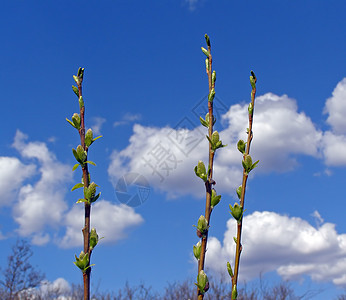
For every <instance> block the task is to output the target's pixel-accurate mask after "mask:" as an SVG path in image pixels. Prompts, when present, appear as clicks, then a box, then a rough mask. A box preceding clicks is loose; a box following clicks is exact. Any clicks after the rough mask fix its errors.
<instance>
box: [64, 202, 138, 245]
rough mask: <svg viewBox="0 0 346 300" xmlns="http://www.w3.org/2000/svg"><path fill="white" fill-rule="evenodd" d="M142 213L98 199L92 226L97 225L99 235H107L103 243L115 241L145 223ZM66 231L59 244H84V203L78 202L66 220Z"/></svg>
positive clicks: (94, 208) (93, 212)
mask: <svg viewBox="0 0 346 300" xmlns="http://www.w3.org/2000/svg"><path fill="white" fill-rule="evenodd" d="M143 221H144V220H143V218H142V217H141V215H139V214H137V213H136V212H135V211H134V209H133V208H131V207H129V206H126V205H123V204H120V205H115V204H112V203H111V202H109V201H106V200H98V201H97V202H95V204H94V205H93V206H92V218H91V227H95V228H96V230H97V233H98V235H99V237H105V239H104V240H102V243H115V242H117V241H119V240H121V239H124V238H126V236H127V230H128V229H129V228H131V227H135V226H138V225H140V224H141V223H143ZM64 224H65V226H66V233H65V235H64V237H63V238H62V240H61V241H60V242H59V246H60V247H63V248H70V247H76V246H81V245H82V244H83V240H82V233H81V228H82V227H83V226H84V205H81V204H76V205H75V206H74V207H73V208H72V209H71V210H70V211H69V212H68V213H67V214H66V217H65V220H64Z"/></svg>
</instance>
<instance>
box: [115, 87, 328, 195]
mask: <svg viewBox="0 0 346 300" xmlns="http://www.w3.org/2000/svg"><path fill="white" fill-rule="evenodd" d="M247 116H248V113H247V104H244V105H240V104H236V105H233V106H231V107H230V109H229V110H228V112H227V113H226V114H224V115H223V117H222V122H223V124H224V125H225V127H226V128H225V129H224V130H222V131H221V132H220V136H221V139H222V141H223V142H224V143H226V144H228V146H227V147H226V148H223V149H222V150H219V151H217V152H216V160H215V163H216V164H215V173H214V174H215V179H216V181H217V185H216V187H217V189H218V191H219V190H220V192H229V191H230V190H233V189H234V188H236V187H237V186H238V185H239V183H240V178H241V173H242V166H241V159H242V158H241V154H240V153H239V151H238V150H237V148H236V144H237V142H238V140H239V139H244V140H245V139H246V133H245V130H246V127H247V125H248V117H247ZM253 130H254V139H253V144H252V150H251V152H252V157H253V158H254V159H256V160H257V159H259V160H260V165H261V168H259V169H258V170H259V172H269V171H277V172H283V171H288V170H292V169H293V168H294V167H295V166H297V164H298V162H297V160H296V157H297V156H298V155H301V154H303V155H308V156H313V157H319V156H320V153H319V147H320V144H321V140H322V132H320V131H319V130H317V129H316V128H315V126H314V124H313V123H312V121H311V120H310V118H309V117H307V116H306V115H305V114H304V113H303V112H298V108H297V105H296V102H295V100H294V99H291V98H289V97H287V96H286V95H283V96H277V95H274V94H272V93H268V94H265V95H263V96H260V97H258V98H257V99H256V105H255V118H254V128H253ZM205 133H206V130H205V128H203V127H202V126H199V127H195V128H193V129H187V128H177V129H175V128H169V127H165V128H153V127H144V126H141V125H138V124H136V125H134V127H133V135H132V136H131V138H130V144H129V145H128V147H126V148H125V149H123V150H122V151H119V152H118V151H114V152H113V154H112V157H111V160H112V161H111V164H110V167H109V169H108V172H109V175H110V176H111V178H112V179H113V181H114V182H116V180H117V179H118V178H119V176H121V175H123V174H125V173H127V172H136V173H139V174H142V175H144V176H145V177H147V178H148V180H149V181H150V182H151V183H152V185H153V186H154V187H155V188H156V189H158V190H160V191H163V192H167V194H168V197H175V196H178V195H180V194H192V195H195V196H201V195H199V194H196V193H197V192H198V191H200V189H199V188H198V187H199V186H200V185H199V184H200V182H199V181H200V180H199V179H198V178H197V177H195V175H194V172H193V169H194V166H195V165H196V164H197V162H198V160H203V161H204V162H205V163H206V162H207V160H208V157H207V155H208V153H207V150H206V149H207V140H206V138H205ZM256 172H258V171H257V170H256V171H255V173H256ZM218 178H222V180H220V182H218ZM177 187H179V188H177Z"/></svg>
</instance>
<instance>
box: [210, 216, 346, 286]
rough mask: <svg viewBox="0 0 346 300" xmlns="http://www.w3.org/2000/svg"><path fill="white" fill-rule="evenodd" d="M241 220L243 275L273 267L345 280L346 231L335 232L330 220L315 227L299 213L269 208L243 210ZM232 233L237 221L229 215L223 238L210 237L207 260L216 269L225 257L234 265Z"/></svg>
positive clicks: (288, 275) (287, 275)
mask: <svg viewBox="0 0 346 300" xmlns="http://www.w3.org/2000/svg"><path fill="white" fill-rule="evenodd" d="M315 214H316V213H315ZM318 215H319V214H318ZM244 224H245V225H246V226H244V227H243V234H242V237H243V240H242V244H243V252H242V256H241V261H242V262H241V269H242V272H240V275H241V276H242V278H241V280H243V279H245V280H249V279H251V278H254V277H256V276H258V274H260V272H270V271H277V273H278V274H279V275H280V276H282V277H283V278H284V279H298V278H300V277H301V276H303V275H308V276H310V277H311V278H312V279H313V280H316V281H332V282H333V283H334V284H336V285H342V286H346V278H345V276H344V274H345V272H346V258H345V254H346V234H338V233H337V232H336V230H335V225H334V224H331V223H323V224H322V225H321V226H319V227H313V226H311V225H310V224H309V223H308V222H306V221H304V220H302V219H300V218H295V217H288V216H284V215H279V214H277V213H274V212H268V211H264V212H254V213H253V214H251V215H247V216H245V217H244ZM234 236H236V222H235V220H234V219H230V220H229V221H228V222H227V230H226V232H225V235H224V240H223V243H222V244H221V242H220V241H219V240H218V239H216V238H215V237H211V238H210V240H209V242H208V252H207V256H206V260H207V264H208V266H211V268H212V269H214V270H216V271H218V272H219V271H224V270H225V263H226V261H231V264H232V266H234V263H233V261H234V252H235V244H234V241H233V237H234Z"/></svg>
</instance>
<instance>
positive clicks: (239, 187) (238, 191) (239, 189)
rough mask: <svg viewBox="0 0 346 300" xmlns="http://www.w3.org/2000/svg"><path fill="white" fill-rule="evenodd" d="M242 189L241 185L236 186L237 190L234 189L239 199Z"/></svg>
mask: <svg viewBox="0 0 346 300" xmlns="http://www.w3.org/2000/svg"><path fill="white" fill-rule="evenodd" d="M242 189H243V187H242V186H241V185H240V186H238V188H237V190H236V192H237V196H238V198H239V199H240V198H241V192H242Z"/></svg>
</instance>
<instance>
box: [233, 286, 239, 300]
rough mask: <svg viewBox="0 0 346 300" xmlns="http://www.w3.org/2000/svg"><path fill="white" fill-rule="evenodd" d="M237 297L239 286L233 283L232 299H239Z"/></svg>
mask: <svg viewBox="0 0 346 300" xmlns="http://www.w3.org/2000/svg"><path fill="white" fill-rule="evenodd" d="M237 298H238V291H237V286H236V285H233V287H232V299H237Z"/></svg>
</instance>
